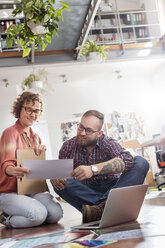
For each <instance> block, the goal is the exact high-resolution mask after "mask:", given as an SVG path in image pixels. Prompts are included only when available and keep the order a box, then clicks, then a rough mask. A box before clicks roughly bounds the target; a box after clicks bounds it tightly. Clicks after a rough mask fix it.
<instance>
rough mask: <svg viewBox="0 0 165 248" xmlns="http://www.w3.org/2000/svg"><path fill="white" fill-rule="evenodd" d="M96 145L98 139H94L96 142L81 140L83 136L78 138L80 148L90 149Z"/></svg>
mask: <svg viewBox="0 0 165 248" xmlns="http://www.w3.org/2000/svg"><path fill="white" fill-rule="evenodd" d="M96 143H97V139H94V140H88V139H84V140H81V135H78V136H77V144H78V146H80V147H84V148H86V147H90V146H95V145H96Z"/></svg>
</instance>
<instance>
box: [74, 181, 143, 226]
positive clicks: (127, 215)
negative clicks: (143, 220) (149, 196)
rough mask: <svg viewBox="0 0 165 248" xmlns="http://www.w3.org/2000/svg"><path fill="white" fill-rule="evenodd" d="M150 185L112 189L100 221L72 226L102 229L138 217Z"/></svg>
mask: <svg viewBox="0 0 165 248" xmlns="http://www.w3.org/2000/svg"><path fill="white" fill-rule="evenodd" d="M147 188H148V185H145V184H143V185H136V186H129V187H124V188H115V189H112V190H111V191H110V193H109V195H108V198H107V201H106V204H105V207H104V211H103V214H102V217H101V220H99V221H93V222H88V223H84V224H81V225H78V226H74V227H72V228H77V229H100V228H105V227H110V226H114V225H118V224H122V223H126V222H129V221H134V220H136V219H137V217H138V215H139V212H140V209H141V206H142V204H143V201H144V197H145V194H146V191H147Z"/></svg>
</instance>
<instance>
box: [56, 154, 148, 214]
mask: <svg viewBox="0 0 165 248" xmlns="http://www.w3.org/2000/svg"><path fill="white" fill-rule="evenodd" d="M148 170H149V163H148V161H147V160H146V159H144V158H143V157H141V156H135V157H134V167H132V168H131V169H130V170H128V171H126V172H124V173H122V174H121V176H120V178H116V179H106V180H104V181H101V182H99V183H94V184H92V185H88V186H87V185H84V184H83V183H81V182H80V181H78V180H77V179H75V178H69V179H67V181H66V184H65V188H64V189H63V190H57V189H56V188H55V187H54V190H55V192H56V193H57V194H58V195H59V196H60V197H62V198H63V199H64V200H65V201H67V202H68V203H70V204H71V205H72V206H73V207H75V208H76V209H77V210H79V211H80V212H81V210H82V205H86V204H87V205H97V204H99V203H100V202H101V201H103V200H105V199H106V198H107V197H108V194H109V191H110V190H111V189H112V188H120V187H126V186H132V185H139V184H143V182H144V179H145V177H146V175H147V172H148Z"/></svg>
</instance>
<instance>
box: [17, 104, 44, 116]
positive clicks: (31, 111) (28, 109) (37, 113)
mask: <svg viewBox="0 0 165 248" xmlns="http://www.w3.org/2000/svg"><path fill="white" fill-rule="evenodd" d="M22 108H24V109H25V112H26V113H27V114H28V115H31V114H32V113H34V114H35V115H40V114H41V112H42V111H41V109H32V108H30V107H24V106H22Z"/></svg>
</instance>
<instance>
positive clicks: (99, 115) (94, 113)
mask: <svg viewBox="0 0 165 248" xmlns="http://www.w3.org/2000/svg"><path fill="white" fill-rule="evenodd" d="M88 116H95V117H96V118H98V119H99V121H100V129H101V128H102V126H103V123H104V114H102V113H101V112H99V111H97V110H88V111H87V112H85V113H84V114H83V116H82V117H88Z"/></svg>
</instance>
